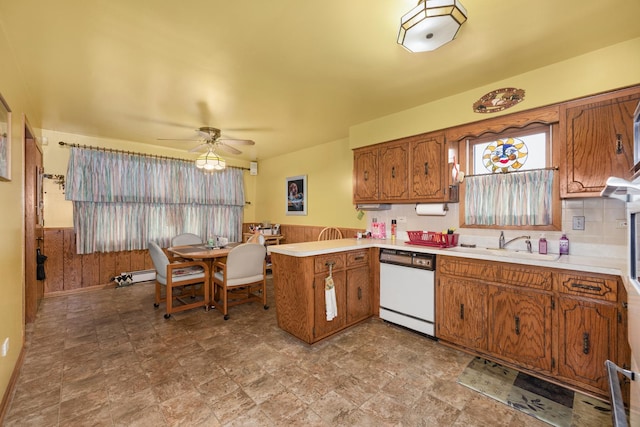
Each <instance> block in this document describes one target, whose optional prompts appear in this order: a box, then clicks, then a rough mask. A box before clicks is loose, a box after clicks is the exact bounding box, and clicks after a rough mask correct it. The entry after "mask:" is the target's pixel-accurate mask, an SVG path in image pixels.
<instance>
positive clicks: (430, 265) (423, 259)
mask: <svg viewBox="0 0 640 427" xmlns="http://www.w3.org/2000/svg"><path fill="white" fill-rule="evenodd" d="M380 262H381V263H385V264H396V265H404V266H407V267H413V268H421V269H424V270H435V268H436V256H435V255H434V254H425V253H421V252H412V251H403V250H399V249H381V250H380Z"/></svg>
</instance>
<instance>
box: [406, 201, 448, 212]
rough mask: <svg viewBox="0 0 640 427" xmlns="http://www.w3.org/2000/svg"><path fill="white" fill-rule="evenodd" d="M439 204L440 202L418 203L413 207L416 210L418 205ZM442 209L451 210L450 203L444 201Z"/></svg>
mask: <svg viewBox="0 0 640 427" xmlns="http://www.w3.org/2000/svg"><path fill="white" fill-rule="evenodd" d="M430 204H431V205H439V204H440V203H416V205H415V206H414V207H413V209H414V210H415V209H416V208H417V207H418V205H430ZM442 210H443V211H445V212H448V211H449V204H448V203H447V202H444V203H442Z"/></svg>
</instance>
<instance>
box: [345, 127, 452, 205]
mask: <svg viewBox="0 0 640 427" xmlns="http://www.w3.org/2000/svg"><path fill="white" fill-rule="evenodd" d="M353 156H354V157H353V165H354V173H353V182H354V184H353V185H354V191H353V201H354V203H419V202H445V201H457V199H456V200H454V199H452V198H451V192H450V191H449V175H450V174H447V173H446V170H447V147H446V142H445V138H444V134H443V133H426V134H421V135H416V136H412V137H408V138H402V139H399V140H395V141H389V142H385V143H382V144H377V145H375V146H371V147H364V148H357V149H355V150H354V154H353ZM456 196H457V192H456Z"/></svg>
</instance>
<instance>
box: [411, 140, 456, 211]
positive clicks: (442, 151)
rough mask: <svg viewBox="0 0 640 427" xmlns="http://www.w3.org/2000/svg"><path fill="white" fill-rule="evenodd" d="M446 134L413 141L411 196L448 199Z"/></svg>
mask: <svg viewBox="0 0 640 427" xmlns="http://www.w3.org/2000/svg"><path fill="white" fill-rule="evenodd" d="M446 160H447V158H446V147H445V142H444V135H442V134H439V135H434V136H431V137H428V138H424V139H421V140H419V141H414V142H412V143H411V189H410V197H411V199H412V200H415V201H416V202H419V201H447V200H448V196H447V192H446V189H447V186H448V185H447V179H446V178H447V175H446V173H445V170H446V167H445V165H446V164H447V161H446Z"/></svg>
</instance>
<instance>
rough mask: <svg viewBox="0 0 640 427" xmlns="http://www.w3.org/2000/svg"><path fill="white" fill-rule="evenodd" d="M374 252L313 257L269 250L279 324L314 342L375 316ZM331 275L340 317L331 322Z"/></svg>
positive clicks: (350, 252)
mask: <svg viewBox="0 0 640 427" xmlns="http://www.w3.org/2000/svg"><path fill="white" fill-rule="evenodd" d="M371 256H372V255H371V250H370V249H363V250H356V251H346V252H336V253H332V254H324V255H317V256H309V257H293V256H288V255H282V254H277V253H272V254H271V261H272V267H273V282H274V283H273V284H274V292H275V297H276V313H277V318H278V326H279V327H280V328H281V329H283V330H285V331H287V332H289V333H290V334H292V335H293V336H295V337H297V338H299V339H301V340H303V341H305V342H307V343H310V344H311V343H314V342H316V341H319V340H321V339H323V338H326V337H328V336H330V335H332V334H334V333H336V332H338V331H340V330H342V329H344V328H346V327H348V326H351V325H353V324H355V323H357V322H360V321H362V320H364V319H366V318H368V317H370V316H371V315H372V314H373V297H372V296H373V293H372V286H373V284H372V281H371V276H372V275H371V269H370V265H371ZM330 268H331V275H332V278H333V282H334V286H335V292H336V302H337V308H338V316H337V317H336V318H334V319H333V320H330V321H327V318H326V306H325V278H326V277H327V276H328V275H329V269H330Z"/></svg>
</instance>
